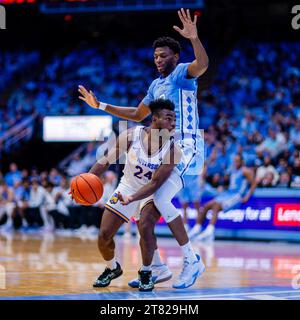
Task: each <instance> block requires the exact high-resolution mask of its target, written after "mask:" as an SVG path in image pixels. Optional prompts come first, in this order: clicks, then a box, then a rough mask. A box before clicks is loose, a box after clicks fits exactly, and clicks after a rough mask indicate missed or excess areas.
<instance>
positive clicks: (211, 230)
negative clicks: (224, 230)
mask: <svg viewBox="0 0 300 320" xmlns="http://www.w3.org/2000/svg"><path fill="white" fill-rule="evenodd" d="M214 232H215V226H214V225H212V224H209V225H208V226H207V228H206V230H205V233H206V234H213V233H214Z"/></svg>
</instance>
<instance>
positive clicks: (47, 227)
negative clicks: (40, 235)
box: [40, 182, 56, 232]
mask: <svg viewBox="0 0 300 320" xmlns="http://www.w3.org/2000/svg"><path fill="white" fill-rule="evenodd" d="M53 188H54V184H53V183H52V182H48V183H47V184H46V185H45V187H44V199H43V202H42V205H41V207H40V214H41V217H42V220H43V231H45V232H51V231H53V230H54V221H53V219H52V217H51V215H50V214H49V212H50V211H52V210H55V209H56V204H55V200H54V197H53V194H52V190H53Z"/></svg>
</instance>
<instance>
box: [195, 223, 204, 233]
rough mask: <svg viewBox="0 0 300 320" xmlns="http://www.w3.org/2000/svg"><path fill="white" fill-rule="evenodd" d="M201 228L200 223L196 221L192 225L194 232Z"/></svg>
mask: <svg viewBox="0 0 300 320" xmlns="http://www.w3.org/2000/svg"><path fill="white" fill-rule="evenodd" d="M201 229H202V225H201V224H199V223H196V224H195V225H194V226H193V231H195V232H200V231H201Z"/></svg>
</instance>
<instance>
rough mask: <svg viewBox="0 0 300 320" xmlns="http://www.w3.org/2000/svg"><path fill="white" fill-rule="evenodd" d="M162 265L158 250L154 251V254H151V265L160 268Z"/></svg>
mask: <svg viewBox="0 0 300 320" xmlns="http://www.w3.org/2000/svg"><path fill="white" fill-rule="evenodd" d="M162 264H164V263H163V262H162V260H161V257H160V254H159V250H158V249H155V250H154V253H153V258H152V265H154V266H160V265H162Z"/></svg>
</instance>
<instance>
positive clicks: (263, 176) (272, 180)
mask: <svg viewBox="0 0 300 320" xmlns="http://www.w3.org/2000/svg"><path fill="white" fill-rule="evenodd" d="M278 179H279V174H278V172H277V171H276V169H275V168H274V166H273V165H272V164H271V157H270V156H266V157H265V159H264V164H263V166H260V167H258V169H257V171H256V182H257V184H258V186H260V185H262V186H263V187H266V186H267V185H271V186H275V185H276V183H277V181H278ZM263 180H264V182H263V183H262V181H263Z"/></svg>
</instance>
